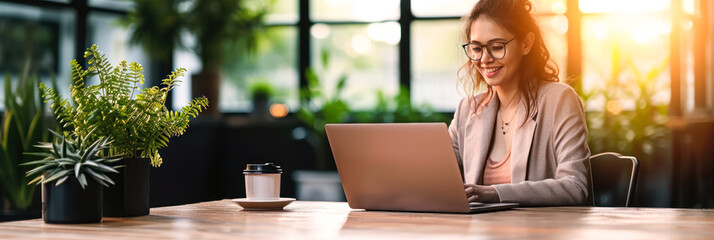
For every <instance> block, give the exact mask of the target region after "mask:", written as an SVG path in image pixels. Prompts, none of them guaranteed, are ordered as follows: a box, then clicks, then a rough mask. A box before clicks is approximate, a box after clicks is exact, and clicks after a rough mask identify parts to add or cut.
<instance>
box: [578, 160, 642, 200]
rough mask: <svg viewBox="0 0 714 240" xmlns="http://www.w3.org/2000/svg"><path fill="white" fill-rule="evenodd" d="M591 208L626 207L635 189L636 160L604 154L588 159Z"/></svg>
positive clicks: (637, 164)
mask: <svg viewBox="0 0 714 240" xmlns="http://www.w3.org/2000/svg"><path fill="white" fill-rule="evenodd" d="M590 166H591V167H590V175H591V176H592V185H591V187H592V191H591V192H592V193H593V206H599V207H628V206H630V204H631V203H632V199H633V198H634V193H635V188H636V187H637V175H638V171H639V163H638V161H637V158H635V157H630V156H622V155H620V154H618V153H613V152H605V153H600V154H596V155H594V156H592V157H590Z"/></svg>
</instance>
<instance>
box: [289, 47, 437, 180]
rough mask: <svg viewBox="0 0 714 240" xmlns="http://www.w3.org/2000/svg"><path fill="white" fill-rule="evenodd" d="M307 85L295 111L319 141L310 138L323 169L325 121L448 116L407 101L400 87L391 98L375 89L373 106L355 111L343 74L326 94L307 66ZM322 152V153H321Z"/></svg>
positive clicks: (325, 55) (323, 59)
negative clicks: (375, 100)
mask: <svg viewBox="0 0 714 240" xmlns="http://www.w3.org/2000/svg"><path fill="white" fill-rule="evenodd" d="M329 58H330V57H329V53H328V52H327V51H322V54H321V56H320V60H321V63H322V69H329V62H330V61H329ZM306 77H307V80H308V85H307V87H305V88H303V89H301V91H300V96H301V99H302V101H301V103H302V104H301V106H300V109H299V110H298V112H297V118H298V119H300V121H302V122H303V123H304V124H305V125H306V126H307V127H308V128H309V129H310V130H311V131H312V132H313V134H314V135H315V136H316V137H317V139H319V140H314V139H313V140H311V144H312V145H313V148H315V152H316V154H317V156H316V157H317V168H318V169H321V170H325V167H326V166H328V163H327V161H331V160H330V159H329V154H327V152H326V151H325V150H326V149H328V148H329V145H328V143H327V139H326V137H327V136H326V135H325V124H328V123H404V122H446V123H448V121H449V120H451V118H450V116H447V115H444V114H441V113H437V112H435V111H434V109H433V108H432V107H431V106H429V105H428V104H422V105H419V106H414V105H412V104H411V101H410V95H409V90H408V89H406V88H401V89H400V91H399V93H398V94H397V95H396V96H394V97H388V96H386V95H385V94H384V93H383V92H382V91H381V90H378V91H377V92H376V93H375V94H376V95H377V99H378V101H377V104H376V105H375V106H374V108H372V109H369V110H364V111H355V110H353V109H352V108H350V106H349V104H348V103H347V101H346V100H345V99H344V98H343V91H344V88H345V86H346V85H347V80H348V77H347V74H345V73H343V74H341V75H340V76H339V77H338V79H337V81H336V85H335V86H334V91H332V92H333V94H332V96H328V95H327V94H326V91H325V89H324V88H323V87H325V86H324V84H321V82H322V80H321V79H322V74H318V73H316V72H315V70H314V68H312V67H309V68H308V69H307V72H306ZM323 154H324V155H323Z"/></svg>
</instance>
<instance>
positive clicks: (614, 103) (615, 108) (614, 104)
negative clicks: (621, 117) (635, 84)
mask: <svg viewBox="0 0 714 240" xmlns="http://www.w3.org/2000/svg"><path fill="white" fill-rule="evenodd" d="M607 111H608V112H610V113H612V114H613V115H617V114H620V112H622V103H620V100H610V101H607Z"/></svg>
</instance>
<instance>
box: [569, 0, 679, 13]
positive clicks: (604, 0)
mask: <svg viewBox="0 0 714 240" xmlns="http://www.w3.org/2000/svg"><path fill="white" fill-rule="evenodd" d="M669 4H670V1H669V0H580V1H579V5H580V11H582V12H583V13H633V12H656V11H667V10H668V9H669Z"/></svg>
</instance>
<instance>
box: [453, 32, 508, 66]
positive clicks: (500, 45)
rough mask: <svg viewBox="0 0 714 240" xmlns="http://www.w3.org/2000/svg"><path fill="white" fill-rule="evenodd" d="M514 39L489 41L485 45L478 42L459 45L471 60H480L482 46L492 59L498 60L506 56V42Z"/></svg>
mask: <svg viewBox="0 0 714 240" xmlns="http://www.w3.org/2000/svg"><path fill="white" fill-rule="evenodd" d="M514 39H516V38H515V37H514V38H512V39H511V40H508V41H505V42H503V41H499V42H490V43H488V44H486V45H483V44H479V43H474V42H472V43H465V44H463V45H461V47H463V48H464V52H465V53H466V56H467V57H469V59H471V60H472V61H481V58H482V57H483V48H484V47H485V48H486V51H487V52H488V55H491V57H492V58H493V59H496V60H499V59H503V58H504V57H506V44H508V43H510V42H511V41H513V40H514Z"/></svg>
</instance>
